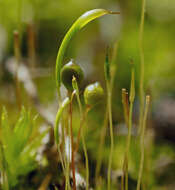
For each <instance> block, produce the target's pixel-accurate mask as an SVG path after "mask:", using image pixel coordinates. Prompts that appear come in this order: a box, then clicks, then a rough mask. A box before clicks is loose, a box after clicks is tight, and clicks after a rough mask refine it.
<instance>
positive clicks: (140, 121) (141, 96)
mask: <svg viewBox="0 0 175 190" xmlns="http://www.w3.org/2000/svg"><path fill="white" fill-rule="evenodd" d="M145 3H146V0H142V10H141V23H140V34H139V49H140V89H139V90H140V118H139V134H140V132H141V126H142V122H143V112H144V73H145V72H144V49H143V31H144V19H145V13H144V12H145Z"/></svg>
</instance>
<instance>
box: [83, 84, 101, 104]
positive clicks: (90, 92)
mask: <svg viewBox="0 0 175 190" xmlns="http://www.w3.org/2000/svg"><path fill="white" fill-rule="evenodd" d="M103 99H104V91H103V88H102V87H101V85H100V83H99V82H95V83H93V84H90V85H88V86H87V87H86V89H85V91H84V100H85V103H86V105H90V106H92V105H95V104H98V103H100V102H101V101H102V100H103Z"/></svg>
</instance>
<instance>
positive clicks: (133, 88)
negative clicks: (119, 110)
mask: <svg viewBox="0 0 175 190" xmlns="http://www.w3.org/2000/svg"><path fill="white" fill-rule="evenodd" d="M131 64H132V71H131V89H130V96H129V101H130V106H129V121H128V137H127V145H126V155H125V161H126V168H125V190H128V157H129V148H130V143H131V132H132V111H133V104H134V98H135V73H134V65H133V63H131Z"/></svg>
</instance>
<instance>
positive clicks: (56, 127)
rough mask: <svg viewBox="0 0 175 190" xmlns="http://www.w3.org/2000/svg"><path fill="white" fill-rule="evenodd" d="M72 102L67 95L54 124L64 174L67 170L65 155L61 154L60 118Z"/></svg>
mask: <svg viewBox="0 0 175 190" xmlns="http://www.w3.org/2000/svg"><path fill="white" fill-rule="evenodd" d="M69 103H70V99H69V98H68V97H67V98H65V99H64V101H63V102H62V104H61V106H60V108H59V109H58V112H57V114H56V120H55V126H54V136H55V142H56V145H57V149H58V154H59V157H60V160H61V165H62V168H63V172H64V174H66V170H65V165H64V162H63V156H62V154H61V150H60V142H59V123H60V119H61V116H62V113H63V110H64V109H65V108H66V107H67V106H68V104H69Z"/></svg>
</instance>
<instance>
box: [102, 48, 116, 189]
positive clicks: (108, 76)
mask: <svg viewBox="0 0 175 190" xmlns="http://www.w3.org/2000/svg"><path fill="white" fill-rule="evenodd" d="M104 72H105V79H106V87H107V109H108V114H109V130H110V138H111V148H110V154H109V162H108V176H107V189H108V190H110V188H111V167H112V158H113V152H114V134H113V124H112V106H111V101H112V88H111V85H110V84H111V70H110V64H109V57H108V51H107V54H106V60H105V65H104Z"/></svg>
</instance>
